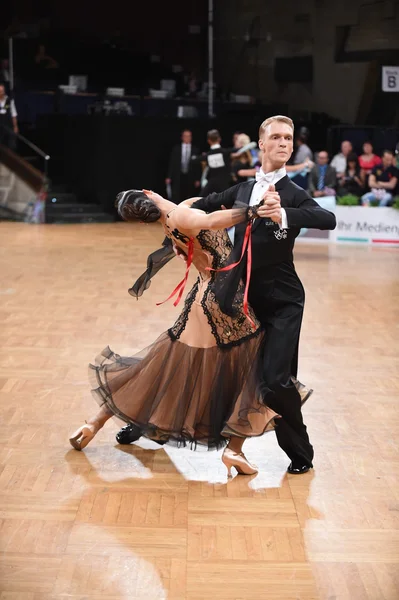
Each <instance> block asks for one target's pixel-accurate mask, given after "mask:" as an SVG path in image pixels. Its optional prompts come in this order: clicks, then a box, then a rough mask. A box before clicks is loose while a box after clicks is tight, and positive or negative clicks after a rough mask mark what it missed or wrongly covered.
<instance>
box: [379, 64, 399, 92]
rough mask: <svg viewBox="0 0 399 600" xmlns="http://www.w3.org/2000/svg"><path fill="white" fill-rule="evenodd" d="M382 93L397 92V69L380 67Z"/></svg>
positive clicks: (398, 77)
mask: <svg viewBox="0 0 399 600" xmlns="http://www.w3.org/2000/svg"><path fill="white" fill-rule="evenodd" d="M382 91H383V92H399V67H382Z"/></svg>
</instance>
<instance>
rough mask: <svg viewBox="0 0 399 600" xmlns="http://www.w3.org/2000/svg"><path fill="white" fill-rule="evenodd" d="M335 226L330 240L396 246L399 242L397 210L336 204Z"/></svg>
mask: <svg viewBox="0 0 399 600" xmlns="http://www.w3.org/2000/svg"><path fill="white" fill-rule="evenodd" d="M335 216H336V217H337V227H336V228H335V229H334V231H331V232H330V240H331V241H332V242H338V243H340V242H355V243H360V244H362V243H363V244H373V245H379V246H382V245H385V246H396V245H398V244H399V210H397V209H395V208H380V207H378V206H375V207H367V206H337V207H336V208H335Z"/></svg>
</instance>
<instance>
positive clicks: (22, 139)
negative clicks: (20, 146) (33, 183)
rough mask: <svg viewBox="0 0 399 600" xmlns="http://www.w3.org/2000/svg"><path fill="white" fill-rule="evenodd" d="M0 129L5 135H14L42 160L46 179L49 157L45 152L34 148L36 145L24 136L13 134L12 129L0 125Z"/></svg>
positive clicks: (37, 147)
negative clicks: (5, 132)
mask: <svg viewBox="0 0 399 600" xmlns="http://www.w3.org/2000/svg"><path fill="white" fill-rule="evenodd" d="M0 127H2V128H3V129H4V130H5V131H7V133H9V134H11V135H14V136H15V137H16V138H17V139H19V140H21V142H23V143H24V144H26V145H27V146H28V147H29V148H30V149H31V150H33V151H34V152H36V154H38V155H39V156H40V157H41V158H43V159H44V175H45V177H46V179H47V172H48V167H47V165H48V161H49V160H50V158H51V157H50V155H49V154H46V152H44V150H42V149H41V148H39V146H36V144H34V143H33V142H31V141H30V140H28V139H27V138H26V137H25V136H23V135H21V134H20V133H15V131H14V130H13V129H10V127H7V126H6V125H0Z"/></svg>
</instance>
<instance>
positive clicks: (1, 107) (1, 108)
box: [0, 96, 18, 118]
mask: <svg viewBox="0 0 399 600" xmlns="http://www.w3.org/2000/svg"><path fill="white" fill-rule="evenodd" d="M7 101H9V102H10V113H11V116H12V117H13V118H15V117H17V116H18V113H17V109H16V108H15V102H14V100H10V98H9V97H8V96H6V97H5V98H4V100H0V114H2V115H5V114H6V109H5V105H6V104H7Z"/></svg>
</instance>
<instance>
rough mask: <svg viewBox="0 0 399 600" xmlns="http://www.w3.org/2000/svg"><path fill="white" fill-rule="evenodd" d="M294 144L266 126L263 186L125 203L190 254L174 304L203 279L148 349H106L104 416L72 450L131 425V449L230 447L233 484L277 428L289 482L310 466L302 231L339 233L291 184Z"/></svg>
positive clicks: (98, 372)
mask: <svg viewBox="0 0 399 600" xmlns="http://www.w3.org/2000/svg"><path fill="white" fill-rule="evenodd" d="M293 134H294V126H293V122H292V120H291V119H289V118H288V117H284V116H275V117H270V118H269V119H266V121H264V122H263V123H262V125H261V126H260V131H259V147H260V149H261V150H262V151H263V160H262V169H261V170H260V171H259V173H258V174H257V178H256V181H249V182H245V183H240V184H238V185H236V186H234V187H232V188H229V189H227V190H226V191H225V192H222V193H214V194H211V195H209V196H207V197H204V198H193V199H190V200H187V201H185V202H183V203H182V204H180V205H179V206H176V205H175V204H173V203H172V202H169V201H168V200H166V199H164V198H162V197H161V196H159V195H158V194H156V193H154V192H148V191H143V190H130V191H127V192H122V193H121V194H119V195H118V197H117V205H118V210H119V213H120V215H121V216H122V217H123V218H124V219H125V220H127V221H129V220H139V221H143V222H154V221H157V220H159V221H160V222H161V223H162V225H163V227H164V230H165V232H166V235H167V236H168V237H169V238H171V239H172V241H173V244H174V246H175V250H176V252H177V253H180V254H184V255H185V259H186V275H185V277H184V279H183V281H182V282H181V283H180V284H179V285H178V286H177V288H176V289H175V291H174V293H172V294H171V297H172V298H173V299H174V300H175V302H177V301H178V300H179V299H180V297H181V296H182V294H183V291H184V287H185V282H186V280H187V275H188V271H189V269H190V267H191V268H192V267H194V268H195V269H196V270H197V271H198V279H197V281H196V282H195V284H194V286H193V288H192V289H191V290H190V292H189V293H188V295H187V297H186V300H185V304H184V308H183V311H182V313H181V314H180V316H179V317H178V319H177V321H176V323H175V324H174V325H173V327H171V328H170V329H169V330H168V331H167V332H165V333H163V334H162V335H161V336H160V337H159V338H158V339H157V340H156V341H155V342H154V343H153V344H152V345H151V346H150V347H148V348H146V349H145V350H143V351H142V352H140V353H139V354H137V355H135V356H133V357H129V358H127V357H122V356H119V355H117V354H114V353H113V352H112V351H111V350H110V349H109V348H107V349H106V350H104V351H103V353H102V354H101V356H100V357H98V359H97V360H96V365H90V367H91V373H92V375H93V380H94V382H95V384H94V389H93V393H94V394H95V396H96V398H97V399H98V402H99V404H100V410H99V412H98V413H97V414H96V415H95V416H94V417H92V418H91V419H89V420H88V421H87V423H86V424H85V425H83V426H82V427H80V428H79V429H78V430H77V431H76V432H75V433H74V434H73V435H72V436H71V438H70V443H71V444H72V446H73V447H74V448H76V449H77V450H81V449H83V448H84V447H85V446H86V445H87V444H88V443H89V442H90V441H91V440H92V438H93V437H94V436H95V435H96V433H97V432H98V430H99V429H100V428H101V427H103V425H104V424H105V422H106V421H107V420H108V419H109V418H110V417H111V416H117V417H119V418H120V419H121V420H122V421H125V422H126V423H127V426H126V427H125V428H123V429H122V430H121V431H120V432H119V434H118V436H119V439H120V441H121V442H124V443H126V442H130V441H132V440H135V439H138V437H140V435H144V436H146V437H148V438H150V439H152V440H154V441H156V442H158V443H160V444H163V443H171V444H176V445H178V446H185V445H189V446H190V447H192V448H195V447H197V446H205V447H207V448H208V449H213V448H215V449H217V448H221V447H223V446H226V447H225V449H224V452H223V455H222V461H223V463H224V464H225V465H226V467H227V470H228V475H229V476H231V468H232V467H234V468H235V469H236V470H237V472H238V473H242V474H246V475H251V474H254V473H256V472H257V469H256V467H255V466H254V465H252V464H250V462H249V461H248V460H247V459H246V457H245V455H244V454H243V452H242V446H243V443H244V441H245V440H246V439H247V438H248V437H254V436H260V435H262V434H263V433H265V432H266V431H268V430H271V429H275V431H276V435H277V440H278V443H279V445H280V447H281V448H282V449H283V450H284V452H285V453H286V454H287V455H288V457H289V458H290V460H291V463H290V465H289V467H288V472H289V473H293V474H301V473H306V472H307V471H308V470H309V469H310V468H312V466H313V465H312V460H313V447H312V445H311V444H310V442H309V437H308V434H307V431H306V426H305V424H304V422H303V419H302V412H301V404H302V399H301V393H302V392H303V390H302V389H301V384H300V383H299V382H298V381H297V379H296V376H297V359H298V345H299V335H300V329H301V323H302V315H303V309H304V289H303V286H302V284H301V281H300V279H299V278H298V275H297V274H296V271H295V267H294V263H293V247H294V242H295V238H296V237H297V236H298V234H299V232H300V229H301V228H302V227H306V228H317V229H334V228H335V225H336V221H335V216H334V215H333V214H332V213H330V212H328V211H326V210H324V209H322V208H321V207H320V206H319V205H318V204H317V203H316V202H315V201H314V200H312V199H311V198H310V196H309V195H308V194H307V193H306V192H305V191H304V190H303V189H301V188H299V187H297V186H296V185H295V184H294V183H292V181H291V180H290V179H289V177H288V176H287V175H286V171H285V164H286V162H287V161H288V159H289V158H290V156H291V154H292V151H293ZM231 228H233V230H232V229H231ZM226 229H230V234H231V233H232V231H233V235H234V246H233V245H232V243H231V241H230V238H229V236H228V235H227V233H226ZM170 252H171V250H170V248H168V247H167V246H164V248H163V249H161V250H158V251H156V252H154V253H153V254H152V255H151V256H150V257H149V261H148V268H147V271H146V273H144V274H143V276H142V277H140V279H139V280H138V281H137V282H136V284H135V286H133V288H132V289H131V290H130V291H131V293H132V294H134V295H136V296H139V295H141V294H142V293H143V291H144V290H145V289H147V288H148V286H149V284H150V280H151V277H152V276H154V275H155V273H157V272H158V271H159V269H160V268H161V267H162V266H163V265H164V264H165V263H166V262H167V261H168V260H169V259H170ZM302 395H303V394H302Z"/></svg>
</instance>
